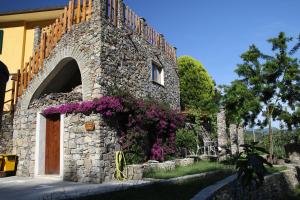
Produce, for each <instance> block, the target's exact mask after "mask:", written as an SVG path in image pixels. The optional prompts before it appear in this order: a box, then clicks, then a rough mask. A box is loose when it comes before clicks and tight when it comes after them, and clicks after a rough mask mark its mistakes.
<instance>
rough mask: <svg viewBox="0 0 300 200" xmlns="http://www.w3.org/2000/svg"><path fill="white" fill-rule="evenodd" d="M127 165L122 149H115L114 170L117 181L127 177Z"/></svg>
mask: <svg viewBox="0 0 300 200" xmlns="http://www.w3.org/2000/svg"><path fill="white" fill-rule="evenodd" d="M126 171H127V166H126V160H125V156H124V153H123V151H116V170H115V174H114V176H115V179H117V180H119V181H124V180H126V179H127V176H126V174H127V173H126Z"/></svg>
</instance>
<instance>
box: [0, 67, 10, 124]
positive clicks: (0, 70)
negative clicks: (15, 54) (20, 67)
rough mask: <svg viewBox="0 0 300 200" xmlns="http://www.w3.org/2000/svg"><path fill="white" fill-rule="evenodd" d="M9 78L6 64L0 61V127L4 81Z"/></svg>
mask: <svg viewBox="0 0 300 200" xmlns="http://www.w3.org/2000/svg"><path fill="white" fill-rule="evenodd" d="M8 79H9V72H8V69H7V67H6V65H5V64H4V63H3V62H1V61H0V127H1V122H2V114H3V106H4V98H5V89H6V83H7V81H8Z"/></svg>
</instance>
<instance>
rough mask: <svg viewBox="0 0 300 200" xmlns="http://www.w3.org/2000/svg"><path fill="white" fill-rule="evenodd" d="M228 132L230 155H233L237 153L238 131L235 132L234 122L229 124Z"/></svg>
mask: <svg viewBox="0 0 300 200" xmlns="http://www.w3.org/2000/svg"><path fill="white" fill-rule="evenodd" d="M229 133H230V143H231V153H232V155H235V154H237V153H238V132H237V125H236V124H230V126H229Z"/></svg>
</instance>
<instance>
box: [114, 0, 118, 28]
mask: <svg viewBox="0 0 300 200" xmlns="http://www.w3.org/2000/svg"><path fill="white" fill-rule="evenodd" d="M114 3H115V5H114V7H115V8H114V25H115V26H116V27H118V0H115V2H114Z"/></svg>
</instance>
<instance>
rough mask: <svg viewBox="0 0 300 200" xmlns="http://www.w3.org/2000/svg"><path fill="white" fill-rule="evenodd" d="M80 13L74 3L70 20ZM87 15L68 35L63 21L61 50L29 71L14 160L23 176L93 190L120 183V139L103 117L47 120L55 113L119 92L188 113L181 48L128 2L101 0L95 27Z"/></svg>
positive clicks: (96, 6)
mask: <svg viewBox="0 0 300 200" xmlns="http://www.w3.org/2000/svg"><path fill="white" fill-rule="evenodd" d="M79 2H80V1H79ZM82 2H86V1H82ZM90 2H92V1H90ZM111 2H113V4H111ZM74 7H76V5H75V6H74V2H73V1H72V0H71V1H70V4H69V7H68V8H66V9H67V11H68V12H65V13H67V14H68V15H69V12H70V13H72V12H71V11H72V9H73V11H74V12H73V14H74V19H75V20H77V19H78V18H76V16H78V10H75V9H74ZM79 7H82V9H80V10H81V12H82V15H79V21H80V23H74V24H73V25H72V23H71V22H69V21H67V23H68V24H67V25H68V26H67V27H68V30H67V31H66V30H65V29H64V28H66V27H65V26H64V25H65V24H64V20H62V21H61V24H59V25H58V26H56V27H58V28H57V29H56V28H54V33H55V34H60V31H61V30H63V31H64V34H61V37H60V38H59V39H57V40H55V39H54V41H55V45H54V46H53V47H51V48H50V50H51V52H50V53H49V56H48V57H47V56H45V58H44V60H43V64H42V67H39V68H38V70H37V71H25V72H26V73H23V74H22V70H23V69H21V76H20V77H21V81H20V84H21V96H20V97H18V103H17V105H16V109H15V113H14V122H13V150H12V152H6V153H14V154H16V155H18V157H19V163H18V170H17V175H19V176H31V177H36V176H41V175H43V176H44V175H56V176H57V177H59V178H61V179H64V180H70V181H79V182H93V183H102V182H105V181H110V180H112V179H113V173H114V171H115V163H114V154H115V150H116V144H117V135H116V131H114V130H113V129H112V128H111V127H109V126H108V125H107V124H106V123H105V122H104V121H103V120H102V118H101V116H100V115H97V114H91V115H89V116H86V115H83V114H70V115H57V116H53V117H51V118H46V117H45V116H43V115H42V112H43V110H44V109H46V108H47V107H49V106H54V105H61V104H63V103H69V102H78V101H82V100H92V99H93V98H97V97H101V96H103V95H106V94H108V92H109V90H110V88H111V87H112V86H115V87H118V88H121V89H123V90H127V91H129V92H130V93H131V94H132V95H134V96H136V97H138V98H145V97H151V98H153V99H155V100H158V101H163V102H167V103H169V105H170V106H171V107H172V108H174V109H180V102H179V101H180V94H179V78H178V74H177V64H176V51H175V48H173V47H171V46H170V45H169V44H168V43H167V42H166V41H165V39H164V38H163V36H162V35H161V34H158V33H157V32H155V31H154V30H153V29H152V28H151V27H150V26H149V25H147V23H146V21H145V20H144V19H143V18H140V17H138V16H137V15H136V14H134V12H133V11H132V10H130V9H129V8H128V7H127V6H125V5H124V4H123V1H122V0H114V1H106V0H94V1H93V5H92V13H90V14H91V16H90V18H89V19H86V18H85V15H83V13H85V10H84V9H85V8H90V6H88V5H87V6H86V7H85V6H82V4H81V5H79ZM70 9H71V11H70ZM79 13H80V11H79ZM72 16H73V15H72ZM63 17H64V16H63ZM63 17H61V18H60V19H63ZM68 19H69V18H68ZM71 19H73V17H71ZM82 19H83V20H82ZM59 22H60V21H58V23H59ZM70 23H71V25H70ZM69 25H70V26H69ZM60 27H63V28H62V29H61V28H60ZM52 28H53V27H52ZM55 30H57V32H55ZM50 33H51V31H50ZM47 34H48V33H47ZM55 36H56V35H55ZM42 37H43V33H42ZM41 41H44V38H42V39H41ZM52 42H53V41H52ZM45 43H46V42H45ZM46 44H48V43H46ZM40 49H43V46H42V45H41V46H40ZM47 53H48V52H47V48H46V54H47ZM41 57H42V56H41ZM41 57H39V58H41ZM40 61H41V60H40ZM36 63H37V62H36ZM29 66H30V65H29ZM29 68H30V67H29ZM23 71H24V70H23ZM32 72H34V73H32ZM30 73H32V77H30V78H29V79H27V82H26V81H25V82H24V80H26V79H24V76H25V77H26V76H29V75H30ZM28 74H29V75H28ZM24 83H25V85H24ZM22 86H23V88H22ZM17 90H18V93H19V92H20V89H19V88H18V89H17ZM87 122H89V123H90V122H91V123H93V124H94V125H95V128H94V130H91V131H87V130H86V129H85V124H86V123H87ZM0 153H3V152H0Z"/></svg>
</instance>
